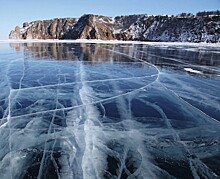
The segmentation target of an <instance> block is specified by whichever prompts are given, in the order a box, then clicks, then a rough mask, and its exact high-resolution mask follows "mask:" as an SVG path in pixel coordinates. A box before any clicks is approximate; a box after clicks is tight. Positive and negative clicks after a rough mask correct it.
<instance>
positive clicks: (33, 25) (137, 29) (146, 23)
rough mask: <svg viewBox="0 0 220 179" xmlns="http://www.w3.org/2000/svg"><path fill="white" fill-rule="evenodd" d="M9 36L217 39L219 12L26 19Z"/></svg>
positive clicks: (186, 40)
mask: <svg viewBox="0 0 220 179" xmlns="http://www.w3.org/2000/svg"><path fill="white" fill-rule="evenodd" d="M9 38H10V39H101V40H139V41H161V42H212V43H215V42H220V14H219V11H214V12H210V13H203V14H202V13H197V14H196V15H193V14H186V13H182V14H180V15H177V16H167V15H166V16H159V15H158V16H153V15H129V16H117V17H115V18H112V17H107V16H99V15H92V14H87V15H83V16H82V17H80V18H79V19H77V18H60V19H57V18H56V19H52V20H43V21H33V22H30V23H28V22H25V23H24V24H23V27H18V26H17V27H16V28H15V30H12V31H11V32H10V35H9Z"/></svg>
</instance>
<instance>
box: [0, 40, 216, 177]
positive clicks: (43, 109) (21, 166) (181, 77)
mask: <svg viewBox="0 0 220 179" xmlns="http://www.w3.org/2000/svg"><path fill="white" fill-rule="evenodd" d="M0 46H1V48H0V57H1V58H0V72H1V77H0V87H1V93H0V104H1V105H0V118H1V123H0V178H1V179H8V178H11V179H14V178H38V179H44V178H45V179H46V178H54V179H55V178H60V179H62V178H64V179H68V178H69V179H72V178H79V179H80V178H85V179H87V178H90V179H92V178H94V179H95V178H199V177H204V178H218V177H219V176H220V172H219V171H220V168H219V166H220V163H219V160H218V159H219V158H220V152H219V148H220V140H219V132H220V123H219V121H220V118H219V116H220V115H219V114H220V111H219V109H220V106H219V100H220V96H219V90H220V87H219V77H218V76H219V73H220V71H219V66H220V64H219V61H218V50H219V47H204V46H203V47H199V46H191V47H188V46H181V45H179V46H178V45H177V46H176V45H174V46H172V45H168V46H165V45H164V44H162V45H161V44H157V45H156V44H146V45H138V44H135V45H132V44H86V43H84V44H80V43H78V44H74V43H73V44H71V43H68V44H67V43H43V44H42V43H27V44H25V43H21V44H18V43H15V44H10V47H11V48H9V47H8V44H1V45H0ZM201 48H203V50H204V51H205V52H204V53H200V51H201ZM188 49H194V50H188ZM193 70H194V71H193ZM197 71H198V72H199V73H197ZM188 72H190V73H188Z"/></svg>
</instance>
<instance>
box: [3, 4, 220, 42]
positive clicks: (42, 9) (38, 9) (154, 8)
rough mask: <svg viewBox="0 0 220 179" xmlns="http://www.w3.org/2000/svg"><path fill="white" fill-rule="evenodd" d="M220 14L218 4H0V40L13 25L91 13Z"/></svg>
mask: <svg viewBox="0 0 220 179" xmlns="http://www.w3.org/2000/svg"><path fill="white" fill-rule="evenodd" d="M204 10H206V11H208V10H220V0H1V3H0V39H7V38H8V34H9V31H10V30H12V29H14V27H15V26H16V25H19V26H22V24H23V22H27V21H28V22H29V21H33V20H42V19H52V18H55V17H80V16H81V15H83V14H87V13H93V14H101V15H108V16H117V15H125V14H174V15H175V14H179V13H181V12H191V13H196V12H198V11H204Z"/></svg>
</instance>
